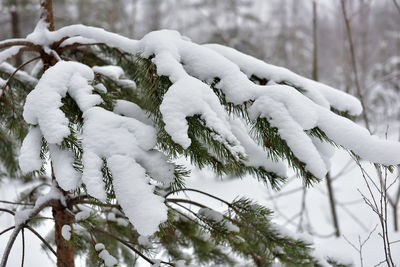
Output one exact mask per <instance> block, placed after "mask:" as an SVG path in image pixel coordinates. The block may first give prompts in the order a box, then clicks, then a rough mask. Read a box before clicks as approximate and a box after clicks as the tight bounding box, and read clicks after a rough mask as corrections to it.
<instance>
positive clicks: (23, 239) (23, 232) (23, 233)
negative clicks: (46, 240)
mask: <svg viewBox="0 0 400 267" xmlns="http://www.w3.org/2000/svg"><path fill="white" fill-rule="evenodd" d="M21 233H22V260H21V267H24V261H25V231H24V228H22V231H21Z"/></svg>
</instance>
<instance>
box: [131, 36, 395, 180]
mask: <svg viewBox="0 0 400 267" xmlns="http://www.w3.org/2000/svg"><path fill="white" fill-rule="evenodd" d="M137 46H138V52H140V54H141V56H143V57H150V56H152V59H151V60H152V62H153V63H154V64H155V65H156V66H157V74H158V75H164V76H167V77H169V79H170V81H171V82H172V83H173V85H172V86H171V87H170V89H169V90H168V91H167V93H166V94H165V97H164V100H163V103H162V104H161V107H160V111H161V113H162V115H163V118H164V121H165V124H166V126H165V129H166V131H167V132H168V133H169V134H170V135H171V137H173V140H174V141H175V142H177V143H179V144H181V145H182V146H183V147H184V148H186V147H188V146H189V145H190V139H189V138H188V136H187V133H186V132H187V126H186V125H185V121H183V118H186V117H188V116H193V115H194V114H199V115H201V116H202V118H204V120H205V121H206V124H207V126H209V127H210V128H211V129H213V130H215V131H216V132H217V133H218V134H219V135H220V136H221V137H222V138H224V139H225V140H229V141H228V142H229V143H231V142H232V141H233V140H235V139H236V137H235V135H234V134H233V133H232V129H231V127H229V126H225V118H224V116H223V114H219V113H217V112H215V113H211V112H210V110H213V111H216V110H221V109H222V107H219V106H218V105H217V103H216V104H215V106H214V105H213V104H210V103H214V102H213V96H212V95H213V94H215V93H214V92H213V91H212V88H210V86H209V84H212V83H213V82H215V81H217V82H216V84H215V88H216V89H219V90H221V92H222V93H223V95H224V96H225V99H226V101H228V102H231V103H233V104H235V105H242V104H244V103H248V102H253V105H252V106H250V108H249V113H250V115H251V118H252V119H253V120H254V119H256V118H258V117H260V116H261V117H263V118H265V119H267V120H268V121H269V123H271V125H272V126H274V127H276V128H277V129H278V132H279V134H280V135H281V137H282V138H283V139H284V140H285V141H286V143H287V144H288V146H289V147H290V149H291V150H292V151H293V153H294V154H295V156H296V157H297V158H298V159H299V160H300V161H302V162H304V163H305V167H306V169H307V170H308V171H310V172H311V173H312V174H313V175H315V176H316V177H319V178H323V177H324V176H325V174H326V172H327V166H326V164H325V162H324V158H326V155H324V153H323V152H322V151H319V148H320V147H316V145H314V143H313V142H312V139H311V137H310V135H309V134H308V133H307V132H306V131H307V130H311V129H313V128H316V127H319V128H320V129H321V130H323V131H324V132H325V133H326V134H327V136H328V137H329V138H330V139H331V140H333V141H334V142H336V143H337V144H339V145H342V146H343V147H345V148H347V149H349V150H352V151H353V152H355V153H356V154H358V155H359V156H361V158H362V159H365V160H369V161H372V162H375V163H381V164H387V165H392V164H397V163H398V162H399V161H400V144H399V143H397V142H390V141H383V140H377V139H376V138H375V137H373V136H371V135H370V134H369V133H368V131H366V130H365V129H364V130H362V128H361V127H359V126H358V125H356V124H355V123H352V122H351V121H350V120H348V119H346V118H344V117H342V116H339V115H336V114H334V113H333V112H331V111H330V110H329V109H328V108H329V107H330V106H332V107H334V108H336V109H339V110H342V111H347V112H349V113H351V114H359V113H360V112H361V111H362V110H361V105H360V103H359V101H358V100H357V99H355V98H354V97H352V96H349V95H347V94H345V93H343V92H340V91H338V90H335V89H333V88H331V87H329V86H325V85H322V84H320V83H317V82H313V81H311V80H308V79H305V78H302V77H300V76H298V75H296V74H294V73H292V72H289V71H287V70H285V69H282V68H272V67H271V66H269V65H267V64H266V63H262V62H261V61H257V62H256V63H255V64H256V65H257V66H260V68H261V69H262V71H263V73H256V74H259V75H260V76H261V77H267V78H270V77H269V76H271V79H275V80H276V81H277V82H280V81H283V82H286V83H288V84H292V85H293V86H295V87H296V86H297V87H300V89H302V90H305V91H306V92H304V94H305V95H303V94H302V93H300V92H299V90H297V89H295V88H294V87H292V86H286V85H266V86H262V85H257V84H254V83H253V82H252V81H251V80H250V79H249V78H248V77H247V76H246V74H244V73H243V72H242V71H241V70H240V69H239V66H238V65H240V66H241V67H242V68H244V69H245V70H246V71H247V73H248V75H250V74H253V73H252V72H255V69H254V68H252V67H251V64H252V63H253V62H254V60H253V58H251V57H249V56H246V57H244V56H243V54H240V53H239V52H237V51H236V52H235V50H229V49H228V48H227V49H225V48H224V47H220V46H218V47H217V48H216V46H211V47H212V48H213V49H215V50H212V49H211V48H209V47H205V46H199V45H197V44H194V43H191V42H189V41H187V40H185V39H184V38H182V37H181V36H180V35H179V33H177V32H175V31H166V30H164V31H157V32H152V33H149V34H147V35H146V36H145V37H144V38H143V39H142V40H140V41H139V42H138V43H137ZM263 64H265V65H263ZM261 74H263V75H261ZM268 75H269V76H268ZM216 78H217V80H216ZM307 90H308V92H307ZM199 94H201V95H200V96H199ZM205 97H207V98H206V99H207V100H208V103H207V104H205V103H202V101H205V100H203V99H205ZM209 99H211V100H209ZM187 103H189V104H187ZM219 105H220V104H219ZM272 106H273V107H274V108H271V107H272ZM211 114H212V115H211ZM281 116H283V119H282V117H281ZM176 117H178V118H180V119H179V120H178V119H175V118H176ZM212 117H217V118H214V119H211V118H212ZM212 122H215V124H213V123H212ZM216 125H218V126H216ZM182 129H184V130H185V131H183V130H182ZM344 133H345V134H344ZM231 136H234V137H235V139H233V138H231ZM233 147H234V148H236V147H237V148H240V149H238V150H237V151H240V152H242V151H243V150H242V149H243V148H242V146H241V144H240V142H237V141H236V142H235V143H234V146H233ZM373 151H374V152H373Z"/></svg>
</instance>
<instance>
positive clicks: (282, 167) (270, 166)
mask: <svg viewBox="0 0 400 267" xmlns="http://www.w3.org/2000/svg"><path fill="white" fill-rule="evenodd" d="M230 123H231V127H232V132H233V133H234V134H235V135H236V137H237V138H238V140H239V141H240V143H241V144H242V146H243V147H244V149H245V152H246V154H247V156H248V157H247V160H244V161H243V163H244V164H245V165H247V166H251V167H256V168H257V167H263V168H264V169H265V170H267V171H271V172H274V173H276V174H277V175H279V176H282V177H284V176H286V164H284V163H283V162H281V161H275V160H273V159H271V158H270V157H269V155H268V149H267V148H264V149H263V148H262V147H261V146H259V145H258V144H257V143H256V142H255V141H254V140H253V139H252V138H251V137H250V135H249V132H248V129H247V128H246V126H245V125H244V123H243V122H242V121H241V120H240V119H238V118H234V119H231V120H230Z"/></svg>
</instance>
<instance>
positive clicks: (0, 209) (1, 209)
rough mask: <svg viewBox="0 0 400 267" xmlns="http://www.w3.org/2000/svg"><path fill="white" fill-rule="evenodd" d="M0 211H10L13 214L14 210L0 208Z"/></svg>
mask: <svg viewBox="0 0 400 267" xmlns="http://www.w3.org/2000/svg"><path fill="white" fill-rule="evenodd" d="M0 211H3V212H7V213H10V214H11V215H15V212H13V211H11V210H9V209H4V208H0Z"/></svg>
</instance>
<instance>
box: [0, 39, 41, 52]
mask: <svg viewBox="0 0 400 267" xmlns="http://www.w3.org/2000/svg"><path fill="white" fill-rule="evenodd" d="M12 46H26V47H29V48H31V49H32V50H36V51H40V50H41V49H42V48H41V47H40V46H39V45H36V44H34V43H32V42H29V41H27V40H25V39H9V40H5V41H2V42H0V49H4V48H8V47H12Z"/></svg>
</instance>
